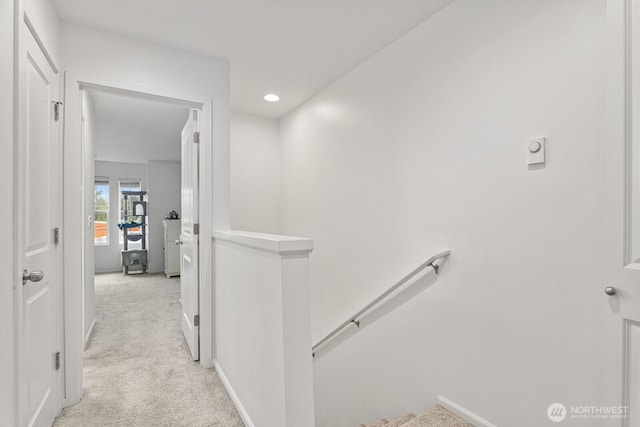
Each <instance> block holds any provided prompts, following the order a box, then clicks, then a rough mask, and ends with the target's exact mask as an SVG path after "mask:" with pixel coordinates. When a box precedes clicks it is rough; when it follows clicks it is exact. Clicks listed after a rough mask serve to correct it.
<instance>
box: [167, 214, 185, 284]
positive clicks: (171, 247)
mask: <svg viewBox="0 0 640 427" xmlns="http://www.w3.org/2000/svg"><path fill="white" fill-rule="evenodd" d="M180 224H181V221H180V220H179V219H165V220H164V221H162V225H163V226H164V274H165V275H166V276H167V277H173V276H179V275H180V245H177V244H176V240H180Z"/></svg>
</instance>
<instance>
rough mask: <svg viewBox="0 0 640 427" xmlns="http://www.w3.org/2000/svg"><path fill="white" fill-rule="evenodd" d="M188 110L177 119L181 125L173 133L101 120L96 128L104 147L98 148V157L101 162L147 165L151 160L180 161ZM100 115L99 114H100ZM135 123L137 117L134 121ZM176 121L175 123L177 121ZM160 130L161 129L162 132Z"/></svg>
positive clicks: (135, 124)
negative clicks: (182, 136) (182, 135)
mask: <svg viewBox="0 0 640 427" xmlns="http://www.w3.org/2000/svg"><path fill="white" fill-rule="evenodd" d="M187 111H188V110H187V108H184V112H183V111H180V112H179V113H177V114H176V115H177V116H179V117H180V119H178V121H179V122H180V123H181V124H180V125H178V127H176V128H175V129H174V131H173V132H165V129H164V128H162V127H160V126H158V125H156V126H153V125H151V124H150V123H149V121H148V120H147V121H146V122H140V123H127V122H123V121H121V120H110V119H109V118H107V119H102V117H100V119H99V120H98V122H97V126H96V135H97V138H98V140H99V141H100V144H99V145H98V146H97V147H96V156H97V158H98V159H100V160H105V161H112V162H118V161H122V160H123V159H126V160H127V161H129V162H136V163H144V162H146V161H147V160H149V159H150V158H151V159H156V160H173V161H176V160H179V159H180V131H181V130H182V127H183V126H184V123H185V122H186V121H187ZM98 114H99V113H98ZM130 120H132V121H135V117H132V118H130ZM174 120H175V119H174ZM159 127H160V129H158V128H159Z"/></svg>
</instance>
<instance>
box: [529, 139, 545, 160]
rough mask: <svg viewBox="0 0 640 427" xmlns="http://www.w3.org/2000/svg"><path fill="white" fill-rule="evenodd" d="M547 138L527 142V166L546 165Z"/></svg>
mask: <svg viewBox="0 0 640 427" xmlns="http://www.w3.org/2000/svg"><path fill="white" fill-rule="evenodd" d="M545 148H546V147H545V138H533V139H530V140H529V141H528V142H527V147H526V149H527V164H528V165H543V164H544V163H545Z"/></svg>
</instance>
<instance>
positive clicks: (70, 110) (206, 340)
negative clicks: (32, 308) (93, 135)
mask: <svg viewBox="0 0 640 427" xmlns="http://www.w3.org/2000/svg"><path fill="white" fill-rule="evenodd" d="M82 90H91V91H104V92H109V93H116V94H120V95H126V96H130V97H137V98H141V99H147V100H155V101H162V102H168V103H174V104H178V105H184V106H187V107H190V108H196V109H199V110H200V111H201V112H202V113H201V116H200V119H201V123H200V125H201V128H200V147H201V150H202V151H201V156H200V159H199V163H200V165H199V166H200V169H201V170H203V169H204V170H207V169H208V170H207V173H203V174H201V175H200V188H201V191H200V194H201V195H202V194H208V195H209V197H204V198H203V197H202V196H201V199H200V204H199V212H200V235H201V244H200V253H199V265H200V269H199V279H200V284H201V286H200V342H201V356H202V357H201V358H200V365H201V366H202V367H203V368H212V367H213V348H214V343H213V339H214V328H213V314H214V303H213V301H214V299H213V296H214V292H213V290H214V283H213V269H212V268H211V267H210V266H211V262H212V260H213V254H212V235H213V218H212V216H211V212H212V211H213V205H214V201H213V197H212V194H213V192H212V189H213V179H212V176H213V175H212V172H211V164H212V152H213V149H212V146H213V140H212V134H213V132H212V130H213V123H212V122H213V118H212V105H213V100H207V101H206V102H204V101H192V100H186V99H178V98H175V97H170V96H165V95H164V94H162V93H146V92H140V91H136V90H130V89H126V88H122V87H114V86H109V85H103V84H100V83H97V82H87V81H83V80H81V79H79V78H77V76H74V75H73V74H72V73H66V78H65V99H64V102H65V113H66V114H65V131H64V189H65V191H64V206H65V209H64V213H63V218H64V227H63V229H64V241H65V245H64V301H65V306H64V320H65V322H64V334H65V335H64V336H65V347H64V363H65V366H66V369H65V372H64V376H65V385H66V388H65V393H64V396H65V400H64V402H63V406H68V405H72V404H74V403H76V402H78V401H80V399H81V398H82V393H83V388H82V365H83V355H84V331H83V329H84V326H83V325H84V324H83V310H82V307H83V291H84V286H83V280H84V279H83V275H82V266H81V263H79V262H78V260H80V259H82V255H83V252H84V239H85V238H92V236H84V235H83V232H84V231H85V230H86V227H85V226H84V225H85V220H86V218H85V216H86V214H85V213H84V212H83V206H85V205H84V197H85V196H84V194H85V192H84V191H82V188H83V186H84V185H88V184H86V183H83V182H82V171H83V170H84V168H85V167H86V165H85V164H84V160H83V158H82V154H81V153H82V139H81V117H82V102H81V98H82V95H81V91H82ZM91 182H93V178H92V177H91ZM78 236H82V237H81V238H78ZM86 255H87V256H91V257H93V256H94V254H93V253H91V254H86ZM185 357H186V355H185Z"/></svg>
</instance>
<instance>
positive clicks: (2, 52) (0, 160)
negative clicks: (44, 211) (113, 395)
mask: <svg viewBox="0 0 640 427" xmlns="http://www.w3.org/2000/svg"><path fill="white" fill-rule="evenodd" d="M13 15H14V2H13V0H0V151H1V152H2V156H0V199H1V200H3V201H4V208H3V209H0V221H1V222H2V224H13V221H14V213H13V210H14V203H13V185H14V179H13V172H14V171H13V119H14V109H13V107H14V93H13V91H14V87H15V85H14V75H13V65H14V60H13V42H14V38H13ZM13 238H14V233H13V227H0V271H4V272H5V274H6V276H5V279H3V280H2V286H0V347H2V349H3V350H2V351H0V378H2V379H3V380H2V381H1V382H0V414H2V416H3V419H4V422H6V423H7V425H14V424H15V419H16V418H15V417H16V416H17V414H16V408H17V407H18V404H17V400H16V393H15V389H14V387H15V381H16V377H15V374H16V372H17V371H18V370H17V369H16V365H15V360H16V358H15V356H16V355H15V350H16V347H15V342H14V330H13V329H14V326H15V323H14V292H13V285H12V282H14V283H18V282H17V280H18V274H17V271H16V265H15V259H14V250H13V249H14V248H13V244H14V243H13Z"/></svg>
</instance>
